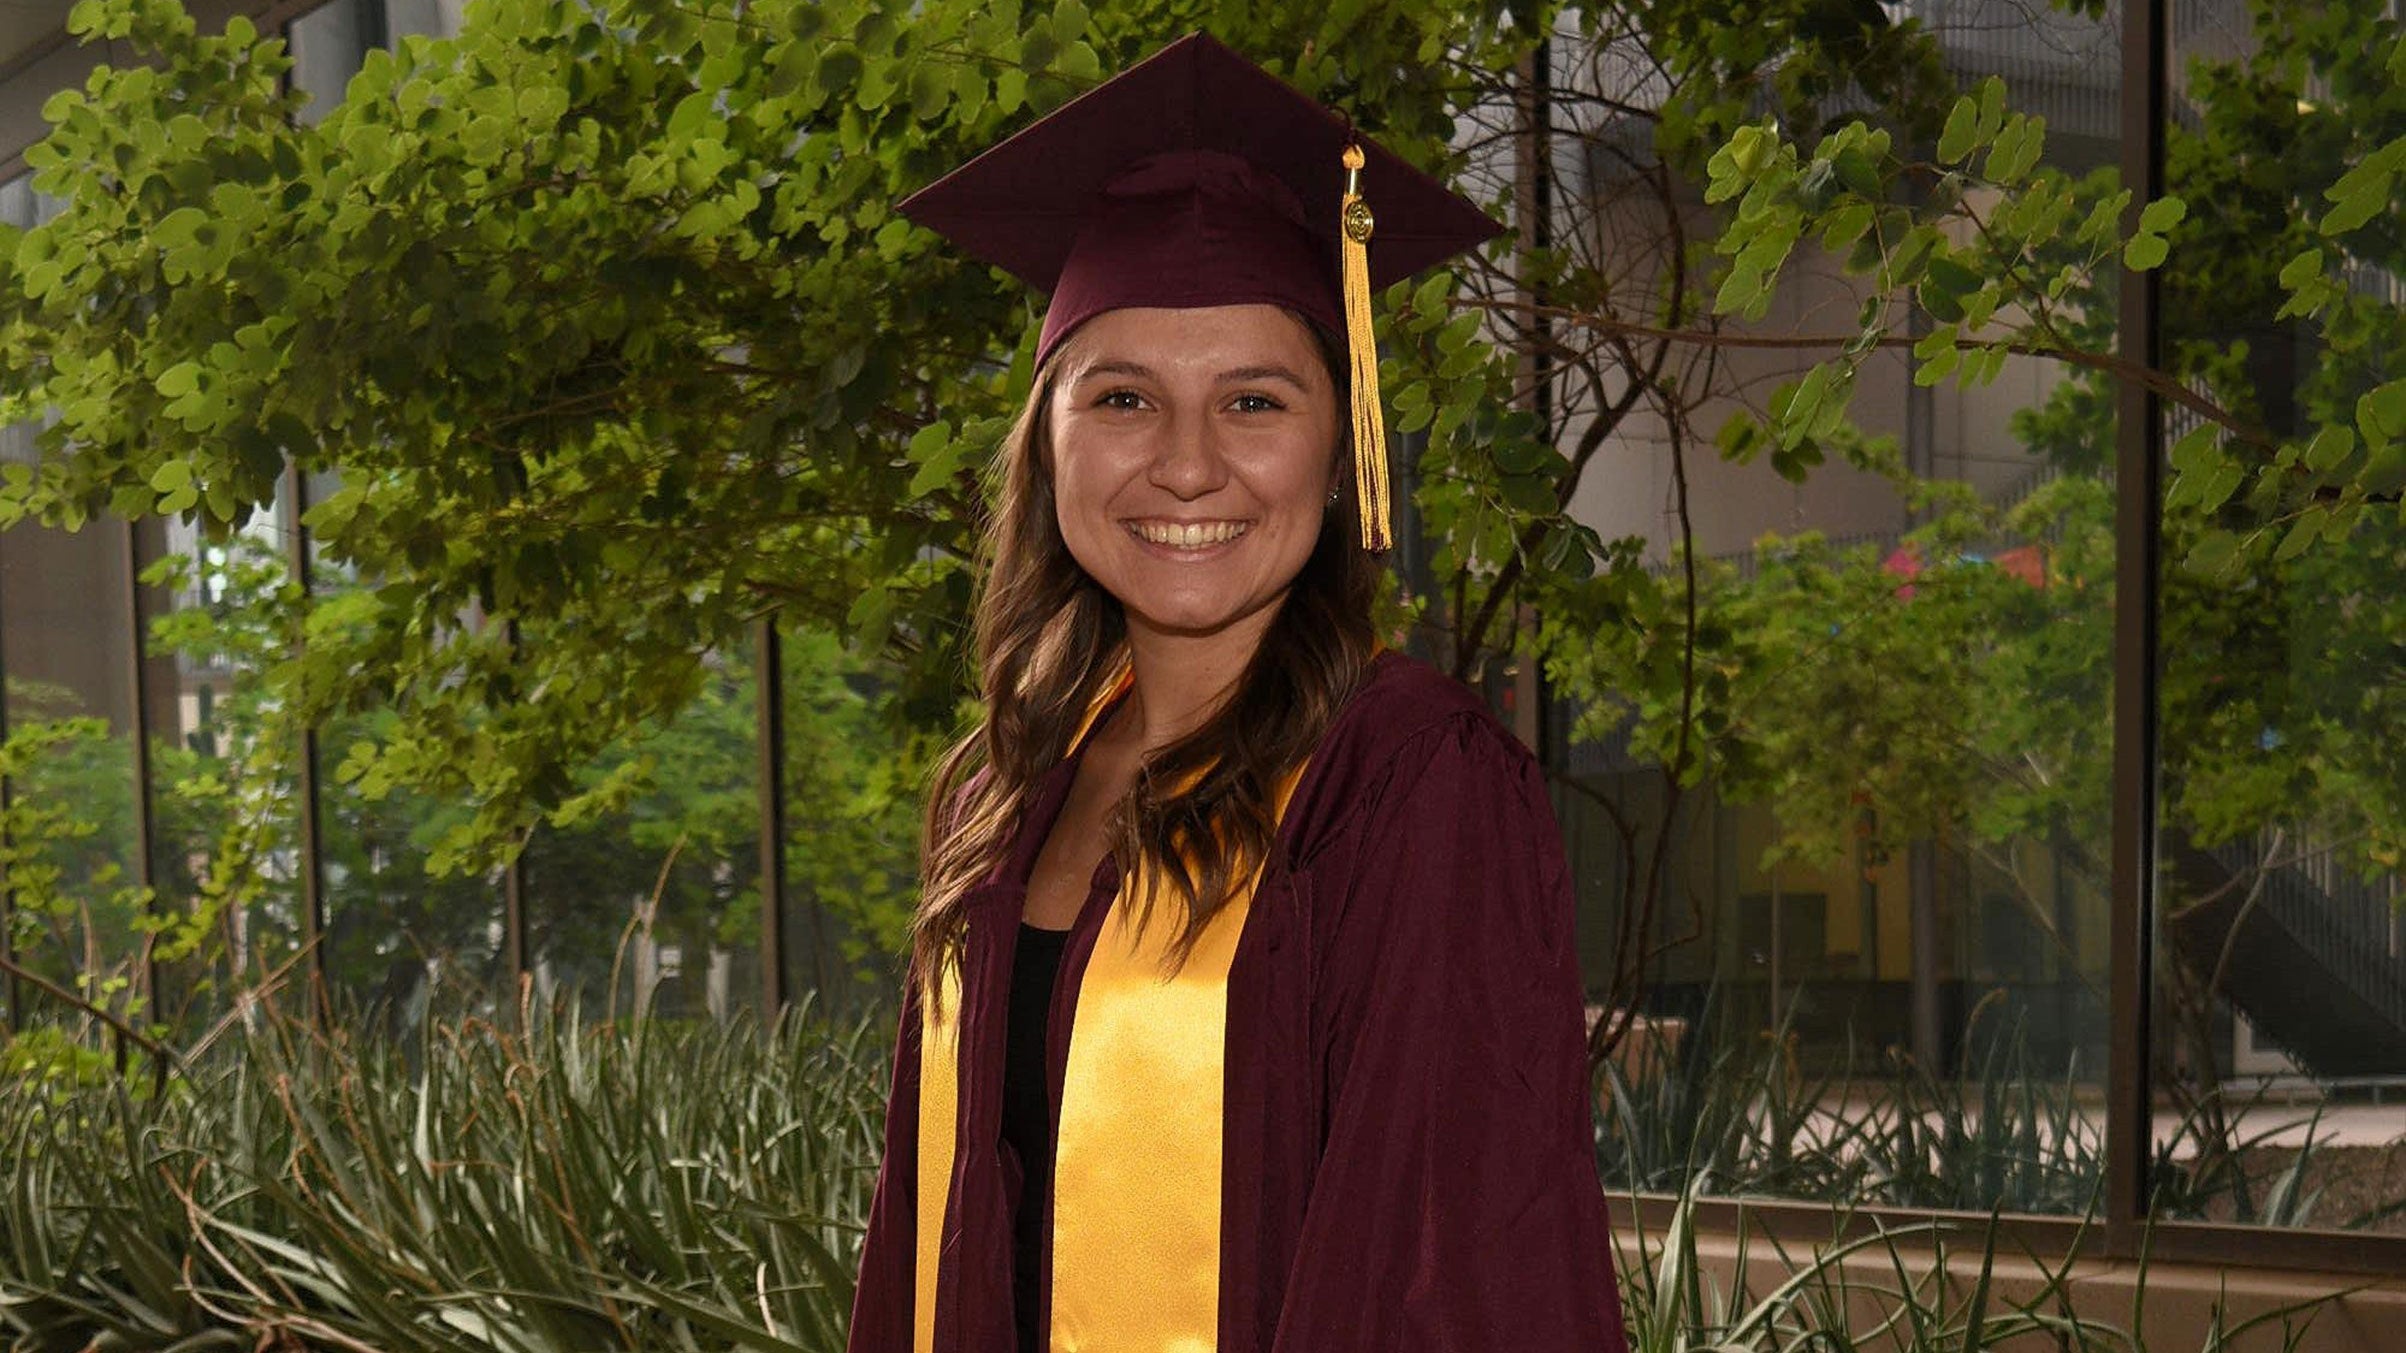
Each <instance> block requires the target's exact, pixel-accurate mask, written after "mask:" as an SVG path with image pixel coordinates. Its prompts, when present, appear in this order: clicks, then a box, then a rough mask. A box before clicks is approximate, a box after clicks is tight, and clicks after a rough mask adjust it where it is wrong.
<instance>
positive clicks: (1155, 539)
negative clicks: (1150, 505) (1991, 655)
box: [1128, 518, 1253, 559]
mask: <svg viewBox="0 0 2406 1353" xmlns="http://www.w3.org/2000/svg"><path fill="white" fill-rule="evenodd" d="M1252 529H1253V523H1252V522H1250V521H1165V520H1160V519H1156V518H1147V519H1143V520H1138V521H1132V522H1129V523H1128V531H1129V533H1130V534H1132V535H1134V536H1135V537H1136V538H1137V539H1138V540H1141V541H1143V542H1144V543H1145V544H1147V545H1151V546H1153V547H1155V550H1156V552H1157V553H1159V554H1162V555H1164V556H1166V557H1169V558H1173V559H1209V558H1212V557H1214V556H1216V555H1220V554H1224V553H1226V552H1227V550H1228V547H1231V546H1234V545H1235V544H1236V542H1237V541H1238V540H1240V539H1242V538H1243V537H1244V535H1245V533H1246V532H1247V531H1250V530H1252Z"/></svg>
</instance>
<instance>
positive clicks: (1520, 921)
mask: <svg viewBox="0 0 2406 1353" xmlns="http://www.w3.org/2000/svg"><path fill="white" fill-rule="evenodd" d="M1074 773H1075V761H1074V760H1072V761H1070V762H1065V763H1064V764H1063V765H1062V766H1061V767H1060V768H1059V769H1058V770H1056V771H1055V772H1054V773H1053V775H1052V776H1051V777H1049V778H1048V780H1047V781H1046V782H1045V783H1044V784H1043V785H1042V786H1041V787H1040V790H1039V792H1038V793H1037V794H1036V795H1035V796H1034V801H1033V803H1032V804H1031V806H1030V808H1029V811H1028V812H1027V815H1026V821H1025V823H1024V824H1023V827H1022V830H1021V833H1020V838H1019V841H1018V844H1017V847H1016V849H1015V851H1014V855H1013V858H1012V859H1011V860H1010V861H1008V863H1007V864H1006V866H1005V867H1004V868H1003V869H1001V870H1000V871H998V873H997V875H996V876H995V879H994V880H993V881H991V882H989V883H988V884H987V885H985V886H983V887H981V888H980V889H978V890H977V891H976V892H974V893H973V894H972V896H971V898H970V908H971V910H970V919H969V925H968V931H967V940H966V949H965V951H964V955H963V970H962V983H963V986H962V998H961V999H962V1004H961V1010H960V1015H959V1024H960V1052H959V1056H960V1064H961V1067H962V1075H961V1085H960V1097H959V1112H960V1127H959V1133H958V1142H959V1146H958V1148H957V1151H956V1154H955V1159H954V1177H953V1180H952V1185H951V1197H950V1202H949V1204H948V1210H947V1214H946V1216H947V1220H946V1225H945V1235H944V1237H943V1242H942V1243H943V1250H944V1255H945V1259H944V1262H943V1263H942V1265H941V1266H940V1277H939V1280H938V1284H937V1297H936V1303H935V1304H936V1313H935V1341H936V1348H937V1349H938V1350H940V1351H941V1353H1009V1351H1010V1350H1012V1349H1014V1348H1015V1347H1016V1336H1015V1334H1014V1330H1013V1317H1012V1288H1011V1216H1012V1211H1013V1208H1014V1207H1015V1205H1016V1203H1017V1197H1018V1192H1019V1186H1020V1180H1021V1177H1022V1171H1021V1167H1020V1163H1019V1162H1018V1160H1017V1159H1016V1158H1015V1153H1013V1152H1012V1151H1011V1150H1010V1148H1008V1147H1007V1146H1004V1145H1002V1144H1001V1142H1000V1140H999V1134H1000V1130H1001V1114H1002V1072H1003V1049H1004V1023H1005V1015H1006V1007H1007V1002H1008V995H1009V986H1010V978H1011V966H1012V949H1013V947H1014V945H1015V944H1016V943H1017V939H1018V929H1019V924H1018V923H1019V918H1020V910H1021V906H1022V903H1023V901H1024V898H1025V890H1026V880H1027V877H1028V874H1029V871H1030V868H1031V867H1032V865H1033V863H1034V860H1035V856H1036V852H1037V850H1038V849H1039V847H1040V846H1041V845H1042V843H1043V840H1044V837H1045V835H1046V833H1047V832H1049V831H1050V829H1051V826H1052V822H1053V819H1054V818H1055V817H1056V816H1057V815H1058V813H1059V811H1060V808H1061V804H1062V802H1063V800H1064V799H1065V798H1066V797H1067V794H1068V791H1069V784H1070V781H1071V779H1072V777H1073V775H1074ZM1279 843H1280V846H1281V851H1280V853H1279V855H1278V856H1277V858H1274V859H1273V860H1272V861H1271V862H1270V863H1269V864H1268V865H1267V866H1266V867H1265V870H1264V873H1263V876H1262V878H1261V881H1260V883H1259V885H1258V887H1257V889H1256V891H1255V893H1254V898H1253V904H1252V911H1251V914H1250V916H1249V918H1248V919H1247V921H1246V923H1245V927H1244V931H1243V934H1242V937H1241V939H1240V940H1239V941H1238V944H1237V948H1236V953H1235V957H1234V960H1233V962H1232V965H1231V967H1230V969H1229V974H1228V1034H1227V1053H1226V1112H1225V1122H1224V1131H1225V1137H1224V1143H1225V1145H1224V1153H1225V1154H1224V1167H1223V1168H1224V1172H1225V1173H1224V1178H1223V1181H1222V1204H1221V1206H1222V1225H1221V1245H1220V1302H1219V1341H1218V1347H1219V1350H1220V1353H1345V1351H1346V1350H1363V1353H1370V1350H1377V1353H1421V1351H1423V1350H1425V1351H1427V1353H1438V1351H1439V1350H1445V1351H1448V1353H1474V1351H1478V1353H1484V1351H1486V1350H1494V1351H1495V1353H1570V1351H1571V1350H1578V1351H1579V1353H1623V1350H1625V1348H1626V1341H1625V1340H1624V1338H1623V1335H1622V1331H1621V1317H1620V1305H1619V1299H1618V1296H1617V1294H1616V1291H1615V1288H1614V1286H1613V1266H1612V1252H1611V1234H1610V1230H1609V1226H1608V1223H1607V1220H1606V1217H1605V1206H1604V1193H1603V1189H1602V1187H1601V1186H1600V1184H1599V1182H1598V1179H1597V1175H1596V1167H1595V1154H1594V1147H1593V1137H1592V1126H1591V1118H1590V1112H1591V1111H1590V1107H1589V1097H1588V1077H1587V1063H1586V1042H1585V1038H1584V1036H1583V1031H1584V1027H1585V1025H1584V1020H1583V1011H1582V1006H1583V997H1582V992H1581V986H1580V980H1579V972H1578V965H1577V958H1576V951H1575V949H1574V947H1573V944H1572V936H1571V926H1572V916H1573V908H1572V895H1571V887H1570V882H1569V879H1568V875H1567V870H1566V867H1565V864H1564V858H1563V851H1562V844H1561V841H1560V838H1559V836H1558V835H1557V832H1556V828H1555V824H1554V818H1553V812H1552V809H1551V807H1550V805H1549V803H1548V801H1547V798H1546V795H1545V787H1544V783H1543V779H1542V777H1541V774H1540V772H1539V770H1538V768H1537V766H1536V764H1535V762H1534V760H1533V759H1532V758H1531V757H1530V756H1529V754H1528V752H1527V750H1526V749H1524V748H1523V747H1522V746H1521V745H1520V744H1519V743H1518V742H1517V741H1515V740H1514V739H1513V738H1512V736H1511V734H1510V733H1509V732H1507V731H1506V730H1505V729H1504V728H1503V727H1502V726H1501V725H1500V724H1498V723H1497V722H1496V721H1495V720H1494V719H1493V718H1492V717H1491V716H1490V715H1489V714H1488V713H1487V711H1486V710H1485V708H1484V707H1482V706H1481V705H1480V704H1479V703H1478V702H1477V700H1476V699H1475V698H1474V697H1473V696H1472V695H1471V694H1470V692H1468V691H1467V690H1465V689H1464V688H1463V687H1462V686H1461V685H1459V684H1458V683H1456V682H1454V681H1452V680H1450V679H1448V678H1446V677H1445V676H1443V675H1441V674H1439V673H1437V672H1436V671H1434V670H1433V669H1431V668H1429V667H1427V666H1426V665H1424V664H1421V663H1419V662H1416V661H1413V660H1411V659H1409V658H1405V657H1402V656H1400V655H1396V654H1392V653H1390V654H1383V655H1381V657H1380V658H1379V659H1378V660H1377V662H1376V663H1375V664H1374V666H1373V668H1372V670H1371V673H1370V675H1369V676H1368V677H1367V678H1366V679H1365V681H1364V682H1363V684H1362V687H1361V689H1360V690H1359V691H1357V692H1356V694H1355V696H1354V698H1353V699H1352V700H1351V701H1349V702H1348V703H1347V705H1346V706H1345V708H1344V710H1343V711H1342V712H1341V713H1340V714H1339V716H1338V717H1337V719H1336V721H1335V722H1334V723H1333V724H1332V725H1331V726H1330V728H1329V731H1328V733H1327V735H1326V736H1325V737H1324V738H1323V739H1322V742H1321V745H1320V748H1319V749H1318V751H1316V752H1315V753H1314V754H1313V756H1312V759H1311V762H1310V764H1309V766H1308V767H1307V769H1306V770H1305V773H1304V776H1303V778H1302V780H1301V782H1300V783H1299V784H1298V785H1297V787H1296V791H1295V797H1294V798H1293V800H1292V801H1291V802H1290V804H1289V806H1288V809H1287V812H1286V816H1285V818H1284V819H1283V821H1282V822H1281V824H1280V829H1279ZM1117 886H1118V876H1117V871H1116V869H1115V867H1114V866H1113V864H1112V863H1111V862H1109V861H1106V862H1105V863H1104V865H1103V866H1102V868H1101V869H1100V870H1098V872H1097V874H1096V877H1095V882H1094V887H1093V890H1092V891H1091V892H1090V894H1089V896H1088V897H1087V900H1086V903H1085V906H1084V908H1083V909H1082V911H1081V912H1080V914H1079V917H1078V920H1077V923H1076V925H1075V927H1074V928H1073V930H1072V931H1071V933H1070V935H1069V938H1068V941H1067V948H1066V950H1065V952H1064V954H1063V957H1062V961H1061V972H1060V976H1059V979H1058V981H1057V983H1056V985H1055V988H1054V992H1053V999H1052V1006H1051V1020H1050V1024H1051V1029H1050V1038H1049V1056H1048V1059H1047V1060H1048V1068H1047V1069H1048V1080H1049V1084H1050V1092H1051V1096H1052V1104H1053V1110H1054V1113H1055V1115H1056V1116H1057V1115H1058V1113H1059V1110H1060V1103H1061V1087H1062V1081H1063V1070H1064V1067H1065V1066H1066V1064H1067V1059H1068V1051H1069V1044H1070V1040H1071V1039H1072V1038H1073V1037H1074V1036H1075V1030H1074V1029H1072V1028H1071V1022H1072V1015H1073V1012H1074V1011H1075V1008H1076V1004H1077V992H1078V984H1079V980H1080V973H1081V971H1082V969H1083V967H1084V965H1085V962H1086V960H1087V958H1088V957H1089V956H1090V955H1091V954H1092V952H1093V950H1094V946H1095V940H1096V936H1097V934H1098V933H1099V931H1100V929H1101V925H1102V921H1103V917H1104V914H1105V912H1106V911H1107V909H1108V907H1109V903H1110V901H1111V897H1112V894H1113V892H1114V891H1115V890H1116V888H1117ZM919 1024H920V1002H919V1000H918V999H917V994H916V993H915V992H913V993H910V998H909V999H906V1000H905V1001H904V1009H903V1015H902V1021H901V1034H900V1038H899V1039H898V1046H897V1047H896V1050H895V1059H894V1088H893V1095H892V1098H891V1100H890V1103H889V1108H888V1114H887V1121H886V1137H885V1150H886V1154H885V1163H884V1166H883V1168H882V1169H881V1170H880V1172H879V1175H878V1182H877V1193H876V1200H875V1203H874V1204H873V1207H872V1211H871V1216H870V1222H869V1233H868V1238H867V1243H866V1247H865V1250H864V1253H863V1255H862V1262H861V1274H860V1285H859V1289H858V1292H857V1293H856V1295H855V1298H854V1303H853V1308H852V1327H851V1339H850V1343H849V1346H848V1347H849V1349H850V1350H851V1353H910V1350H911V1344H912V1310H911V1307H912V1301H913V1291H914V1280H913V1271H914V1266H915V1264H916V1262H917V1239H916V1236H915V1234H914V1232H915V1228H916V1225H917V1222H916V1218H917V1215H918V1195H919V1189H920V1188H921V1186H922V1185H921V1181H919V1180H917V1179H915V1178H913V1176H914V1174H915V1173H916V1162H917V1156H918V1150H917V1148H918V1120H919V1086H918V1079H919V1067H920V1048H919ZM1047 1268H1048V1270H1049V1255H1048V1263H1047ZM1049 1278H1050V1275H1049V1272H1048V1273H1047V1274H1046V1275H1045V1279H1044V1280H1043V1281H1041V1282H1040V1285H1039V1286H1040V1291H1041V1292H1042V1293H1043V1295H1044V1298H1045V1300H1046V1301H1047V1302H1048V1303H1049V1299H1050V1291H1051V1284H1050V1281H1049ZM1115 1353H1116V1351H1115ZM1128 1353H1138V1351H1137V1350H1129V1351H1128Z"/></svg>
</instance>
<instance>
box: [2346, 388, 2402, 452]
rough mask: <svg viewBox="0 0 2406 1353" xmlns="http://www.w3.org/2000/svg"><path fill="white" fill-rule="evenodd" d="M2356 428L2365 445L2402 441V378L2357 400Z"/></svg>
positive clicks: (2366, 393)
mask: <svg viewBox="0 0 2406 1353" xmlns="http://www.w3.org/2000/svg"><path fill="white" fill-rule="evenodd" d="M2356 427H2357V430H2358V431H2360V432H2362V433H2363V434H2364V440H2365V444H2366V445H2368V446H2370V445H2379V444H2381V443H2383V442H2393V441H2398V440H2401V439H2406V378H2402V379H2399V380H2394V381H2390V382H2389V383H2387V384H2385V385H2380V386H2376V387H2374V388H2373V389H2371V390H2369V391H2366V392H2365V393H2364V395H2363V396H2361V397H2360V398H2358V399H2357V401H2356Z"/></svg>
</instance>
